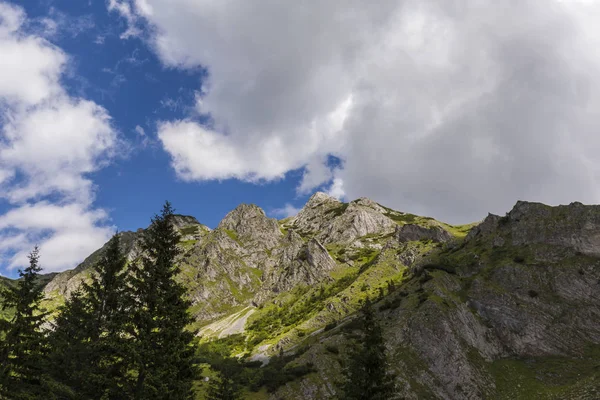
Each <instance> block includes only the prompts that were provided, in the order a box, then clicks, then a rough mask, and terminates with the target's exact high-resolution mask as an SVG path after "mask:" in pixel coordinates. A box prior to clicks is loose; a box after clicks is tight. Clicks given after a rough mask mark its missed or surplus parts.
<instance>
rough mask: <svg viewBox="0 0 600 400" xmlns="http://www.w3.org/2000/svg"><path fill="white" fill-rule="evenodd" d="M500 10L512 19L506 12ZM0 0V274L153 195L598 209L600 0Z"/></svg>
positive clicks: (51, 263) (130, 223)
mask: <svg viewBox="0 0 600 400" xmlns="http://www.w3.org/2000/svg"><path fill="white" fill-rule="evenodd" d="M513 3H514V4H513ZM513 3H511V4H504V3H502V4H501V3H499V2H497V1H493V0H485V1H480V2H477V4H474V3H473V2H471V1H468V0H459V1H457V2H447V1H445V0H402V1H401V0H385V1H382V2H375V3H373V4H367V3H365V2H363V1H360V0H350V1H348V0H331V1H328V2H320V1H317V0H314V1H307V2H294V3H289V2H260V1H248V0H230V1H214V0H85V1H84V0H82V1H72V0H39V1H33V0H26V1H21V2H16V1H7V0H0V194H1V195H0V274H3V275H8V276H15V274H16V269H17V268H18V267H20V266H22V265H23V264H24V263H25V262H26V255H27V253H28V252H29V251H30V249H31V248H32V246H33V245H34V244H39V245H40V247H41V254H42V262H43V264H44V267H45V270H46V271H61V270H64V269H66V268H72V267H74V266H75V265H77V263H78V262H80V261H81V260H82V259H83V258H84V257H85V256H87V255H88V254H90V253H91V252H92V251H93V250H95V249H96V248H98V247H99V246H101V245H102V244H103V243H104V241H105V240H106V239H107V238H108V237H109V236H110V235H111V233H112V232H114V230H115V229H117V228H118V229H119V230H133V229H137V228H140V227H145V226H146V225H147V224H148V221H149V219H150V217H151V216H152V215H153V213H155V212H157V211H158V210H159V209H160V206H161V204H162V203H163V202H164V201H165V200H167V199H168V200H170V201H171V202H172V203H173V204H174V206H175V207H176V209H177V211H178V212H180V213H182V214H190V215H194V216H195V217H197V218H198V220H199V221H201V222H202V223H205V224H206V225H208V226H210V227H214V226H216V225H217V224H218V222H219V220H220V219H221V218H222V217H223V216H224V215H225V214H226V213H227V212H228V211H230V210H231V209H233V208H234V207H235V206H237V205H238V204H240V203H255V204H258V205H259V206H261V207H262V208H263V209H264V210H265V211H266V212H267V213H268V214H269V215H270V216H274V217H283V216H285V215H288V214H290V213H292V214H293V213H294V211H295V210H296V209H298V208H299V207H301V206H302V205H303V204H304V203H305V201H306V200H307V199H308V197H309V196H310V195H311V193H313V192H314V191H316V190H322V191H326V192H328V193H329V194H330V195H332V196H335V197H338V198H341V199H346V200H352V199H355V198H358V197H362V196H366V197H370V198H372V199H374V200H376V201H378V202H380V203H381V204H384V205H387V206H390V207H393V208H395V209H398V210H403V211H408V212H412V213H417V214H422V215H430V216H433V217H436V218H438V219H441V220H444V221H447V222H451V223H467V222H472V221H476V220H480V219H481V218H483V217H484V216H485V215H486V214H487V212H494V213H498V214H503V213H504V212H506V211H508V210H510V208H511V207H512V205H513V204H514V203H515V202H516V201H517V200H519V199H522V200H531V201H542V202H545V203H549V204H561V203H562V204H564V203H569V202H571V201H582V202H585V203H597V202H598V201H599V199H600V189H599V188H600V186H599V185H598V184H599V183H600V162H599V161H598V157H597V154H600V134H599V133H600V132H599V131H600V127H599V125H598V121H600V118H599V117H600V115H599V114H600V90H599V89H600V72H599V71H600V55H598V52H597V51H596V49H597V46H598V43H600V28H598V26H597V23H596V22H597V20H598V18H600V4H599V3H600V2H598V1H596V0H549V2H548V3H547V4H546V3H545V2H544V4H542V3H541V2H537V1H533V0H532V1H523V2H513Z"/></svg>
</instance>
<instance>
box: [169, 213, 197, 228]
mask: <svg viewBox="0 0 600 400" xmlns="http://www.w3.org/2000/svg"><path fill="white" fill-rule="evenodd" d="M171 223H172V224H173V225H175V227H176V228H179V229H180V228H184V227H186V226H190V225H202V224H200V222H198V220H197V219H196V217H192V216H191V215H181V214H175V215H173V217H172V218H171Z"/></svg>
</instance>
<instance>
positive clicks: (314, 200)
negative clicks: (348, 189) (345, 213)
mask: <svg viewBox="0 0 600 400" xmlns="http://www.w3.org/2000/svg"><path fill="white" fill-rule="evenodd" d="M323 203H341V201H339V200H338V199H336V198H335V197H332V196H330V195H328V194H327V193H323V192H315V193H314V194H313V195H312V196H310V198H309V199H308V201H307V202H306V204H305V205H304V207H305V208H306V207H315V206H318V205H320V204H323Z"/></svg>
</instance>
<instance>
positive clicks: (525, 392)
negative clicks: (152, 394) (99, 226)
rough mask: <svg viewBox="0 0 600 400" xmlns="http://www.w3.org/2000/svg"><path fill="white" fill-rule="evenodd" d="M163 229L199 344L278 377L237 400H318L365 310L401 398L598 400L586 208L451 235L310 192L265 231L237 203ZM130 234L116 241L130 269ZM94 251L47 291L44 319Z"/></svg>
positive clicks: (595, 294)
mask: <svg viewBox="0 0 600 400" xmlns="http://www.w3.org/2000/svg"><path fill="white" fill-rule="evenodd" d="M172 222H173V224H174V226H175V227H176V228H177V230H178V231H179V233H180V234H181V237H182V238H181V248H182V255H181V258H180V260H179V264H180V266H181V274H180V276H179V278H178V279H180V280H181V281H182V282H183V283H184V284H185V286H186V287H187V288H188V295H189V296H190V298H191V299H192V301H193V307H192V309H191V312H192V313H193V315H194V316H195V319H196V323H195V328H197V329H199V331H200V338H201V342H202V343H205V344H206V345H207V346H209V347H210V346H213V347H215V348H218V349H219V351H220V352H221V353H223V352H225V353H227V354H226V355H229V356H242V355H244V356H247V357H248V359H250V360H256V361H261V362H262V363H263V364H267V363H268V362H269V361H270V362H271V364H270V365H269V366H266V367H264V368H263V369H265V370H266V369H267V368H269V367H270V366H273V369H271V370H269V371H270V372H269V373H271V372H273V373H275V372H278V373H281V374H283V375H281V376H285V379H284V378H281V379H279V378H278V380H277V382H276V383H274V384H269V385H266V387H267V388H268V390H267V389H265V387H262V388H261V385H263V384H264V382H263V381H260V382H259V383H257V384H254V385H249V387H248V388H247V390H246V392H245V393H246V397H248V398H253V399H262V398H264V399H273V400H275V399H327V398H333V396H334V395H335V392H336V382H337V381H339V378H340V376H341V371H342V368H343V365H345V362H346V356H347V353H348V352H347V349H348V348H349V347H350V346H352V343H353V341H354V340H355V337H356V335H355V330H356V326H357V322H358V320H359V318H360V316H359V314H357V313H356V311H357V310H359V309H360V307H361V306H362V303H363V301H364V300H366V299H367V298H369V299H371V300H373V301H375V304H374V307H375V310H376V318H377V319H378V320H379V321H380V323H381V325H382V327H383V329H384V337H385V338H386V347H387V349H388V353H389V361H390V369H391V370H392V371H393V372H394V373H395V374H396V377H397V378H396V381H397V383H398V385H399V388H400V389H399V390H400V391H401V394H402V396H403V397H404V398H407V399H427V398H442V399H484V398H485V399H492V398H493V399H496V398H498V399H531V398H536V399H597V398H600V361H599V360H600V295H599V294H600V206H585V205H582V204H580V203H572V204H570V205H566V206H558V207H550V206H546V205H543V204H539V203H529V202H518V203H517V204H516V205H515V207H514V208H513V209H512V210H511V211H510V212H509V213H507V214H506V215H505V216H503V217H500V216H496V215H491V214H490V215H488V216H487V217H486V218H485V219H484V220H483V221H482V222H481V223H478V224H470V225H464V226H451V225H448V224H445V223H443V222H439V221H437V220H435V219H433V218H429V217H422V216H417V215H413V214H409V213H404V212H399V211H395V210H392V209H389V208H387V207H385V206H382V205H380V204H378V203H375V202H373V201H372V200H369V199H366V198H361V199H357V200H355V201H352V202H349V203H342V202H340V201H338V200H336V199H334V198H332V197H329V196H327V195H326V194H324V193H316V194H314V195H313V196H312V197H311V198H310V200H309V201H308V202H307V204H306V205H305V206H304V207H303V208H302V210H301V211H300V212H299V213H298V214H297V215H296V216H294V217H291V218H286V219H283V220H279V221H278V220H275V219H272V218H268V217H267V216H266V215H265V213H264V211H263V210H261V209H260V208H259V207H257V206H255V205H247V204H242V205H240V206H238V207H237V208H236V209H234V210H232V211H231V212H230V213H229V214H227V216H225V218H224V219H223V220H222V221H221V222H220V223H219V225H218V226H217V227H216V228H215V229H213V230H211V229H209V228H208V227H206V226H204V225H202V224H200V223H199V222H198V221H197V220H196V219H195V218H193V217H189V216H176V217H175V218H174V219H173V221H172ZM142 232H143V230H138V231H137V232H123V233H121V235H122V245H123V248H124V250H125V251H126V253H127V255H128V259H129V261H130V262H133V261H134V260H135V259H136V257H137V255H138V254H139V251H140V250H139V246H138V245H137V242H138V240H139V238H140V235H141V233H142ZM102 251H103V249H99V250H98V251H97V252H95V253H93V254H92V255H90V256H89V257H88V258H87V259H86V260H85V261H84V262H83V263H82V264H81V265H79V266H78V267H77V268H75V269H74V270H71V271H66V272H63V273H60V274H58V275H55V276H53V277H52V278H51V280H50V281H49V282H48V283H47V284H46V286H45V292H46V306H47V307H48V308H50V309H55V308H56V307H57V306H58V305H59V304H61V303H62V302H64V299H65V298H66V297H68V296H69V294H70V293H71V292H72V291H73V290H74V289H75V288H76V287H77V286H78V285H79V284H80V283H81V282H82V280H85V279H87V278H88V277H89V276H90V275H89V274H90V273H91V267H92V266H93V264H94V262H95V260H97V258H98V256H99V255H100V254H101V252H102ZM0 284H1V282H0ZM205 373H206V374H207V375H208V376H210V371H209V369H208V366H207V369H206V370H205ZM200 386H202V385H200Z"/></svg>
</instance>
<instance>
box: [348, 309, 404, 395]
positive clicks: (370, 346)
mask: <svg viewBox="0 0 600 400" xmlns="http://www.w3.org/2000/svg"><path fill="white" fill-rule="evenodd" d="M362 314H363V328H362V331H363V332H362V334H363V335H362V343H360V344H359V347H358V349H357V350H355V351H354V352H353V353H352V354H351V356H350V362H349V365H348V367H347V368H346V369H345V371H344V378H345V381H344V383H343V385H342V388H341V389H342V390H341V391H342V395H341V396H340V399H344V400H391V399H394V398H396V394H395V386H394V381H393V377H392V376H391V375H390V374H389V373H388V371H387V361H386V354H385V344H384V340H383V333H382V330H381V326H380V325H379V323H378V322H377V320H376V319H375V315H374V313H373V309H372V307H371V304H370V302H369V301H367V303H366V305H365V306H364V307H363V310H362Z"/></svg>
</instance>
